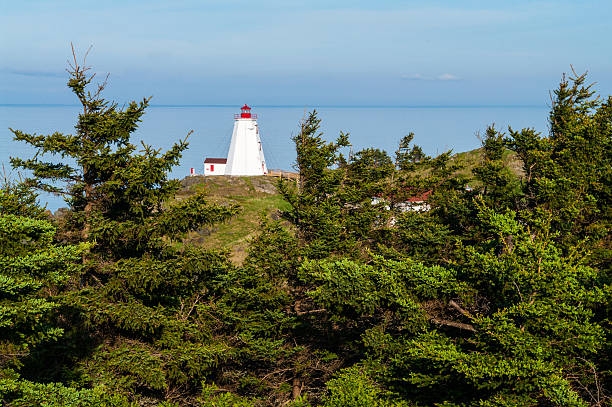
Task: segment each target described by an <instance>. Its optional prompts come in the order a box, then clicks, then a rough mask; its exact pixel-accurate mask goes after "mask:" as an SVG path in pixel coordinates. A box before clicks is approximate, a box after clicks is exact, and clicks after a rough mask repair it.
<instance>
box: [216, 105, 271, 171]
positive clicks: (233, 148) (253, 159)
mask: <svg viewBox="0 0 612 407" xmlns="http://www.w3.org/2000/svg"><path fill="white" fill-rule="evenodd" d="M240 110H241V112H240V113H239V114H236V115H234V131H233V132H232V141H231V143H230V148H229V152H228V153H227V165H226V167H225V175H266V174H267V173H268V167H266V159H265V158H264V153H263V148H262V146H261V139H260V138H259V128H258V127H257V115H254V114H251V108H250V107H249V106H247V105H244V106H243V107H242V108H241V109H240Z"/></svg>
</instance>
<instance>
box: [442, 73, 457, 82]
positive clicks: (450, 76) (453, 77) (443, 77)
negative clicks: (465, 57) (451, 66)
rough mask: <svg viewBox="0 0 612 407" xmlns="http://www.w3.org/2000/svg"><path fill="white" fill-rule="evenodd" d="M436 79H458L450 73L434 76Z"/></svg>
mask: <svg viewBox="0 0 612 407" xmlns="http://www.w3.org/2000/svg"><path fill="white" fill-rule="evenodd" d="M436 79H437V80H439V81H456V80H459V78H458V77H457V76H455V75H453V74H451V73H443V74H442V75H438V76H436Z"/></svg>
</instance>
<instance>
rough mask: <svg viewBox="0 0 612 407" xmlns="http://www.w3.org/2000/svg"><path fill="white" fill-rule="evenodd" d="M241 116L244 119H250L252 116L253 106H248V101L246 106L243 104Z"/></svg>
mask: <svg viewBox="0 0 612 407" xmlns="http://www.w3.org/2000/svg"><path fill="white" fill-rule="evenodd" d="M240 117H241V118H242V119H250V118H251V108H250V107H248V106H247V105H246V103H245V104H244V106H242V107H241V108H240Z"/></svg>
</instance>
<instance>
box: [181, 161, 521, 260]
mask: <svg viewBox="0 0 612 407" xmlns="http://www.w3.org/2000/svg"><path fill="white" fill-rule="evenodd" d="M482 158H483V151H482V149H476V150H472V151H466V152H463V153H457V154H455V155H454V157H453V159H454V160H458V161H459V162H460V163H461V164H463V165H464V167H465V168H464V169H463V170H462V171H461V172H462V173H464V174H466V175H469V174H471V172H472V169H473V168H474V167H476V166H477V165H478V164H479V163H480V162H481V160H482ZM503 158H504V162H505V163H506V165H507V166H508V167H509V168H510V169H511V171H512V172H513V173H515V174H517V175H518V176H521V175H522V171H521V162H520V160H519V159H518V158H517V157H516V154H515V153H513V152H511V151H506V153H505V154H504V157H503ZM181 182H182V184H183V189H182V190H181V191H180V192H179V195H178V196H177V198H178V199H182V198H185V197H187V196H190V195H192V194H194V193H196V192H200V191H206V193H207V194H208V196H209V199H210V201H212V202H217V203H221V204H223V203H225V204H227V203H230V204H232V203H235V204H238V205H240V206H241V207H242V211H241V213H240V214H239V215H238V216H236V217H234V218H233V219H231V220H230V221H229V222H227V223H224V224H221V225H216V226H215V227H213V228H207V229H202V230H200V231H198V232H197V233H191V234H190V235H188V236H187V241H190V242H193V243H196V244H198V245H201V246H203V247H206V248H219V247H224V248H227V249H228V250H229V251H230V253H231V258H232V260H233V261H234V262H236V263H240V262H242V260H244V258H245V256H246V249H247V247H248V242H249V239H251V238H253V237H254V236H255V235H256V234H257V231H258V228H259V222H260V219H261V217H262V216H271V217H273V218H274V217H278V216H279V209H280V210H282V209H286V208H288V204H287V202H285V201H284V200H283V198H282V197H281V196H280V195H279V193H278V191H277V190H276V183H277V182H278V179H277V178H273V177H264V176H262V177H225V176H211V177H204V176H194V177H187V178H185V179H183V180H182V181H181ZM474 186H476V185H474Z"/></svg>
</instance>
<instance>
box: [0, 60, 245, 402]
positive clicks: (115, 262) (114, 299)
mask: <svg viewBox="0 0 612 407" xmlns="http://www.w3.org/2000/svg"><path fill="white" fill-rule="evenodd" d="M88 69H89V68H87V67H86V66H84V63H83V64H79V63H78V61H77V58H76V56H75V57H74V61H73V64H72V65H71V67H70V69H69V72H70V79H69V81H68V86H69V87H70V89H71V90H72V92H73V93H74V94H75V96H76V97H77V99H78V101H79V103H80V104H81V106H82V111H81V113H80V114H79V117H78V121H77V124H76V126H75V129H76V132H75V134H61V133H53V134H50V135H36V134H28V133H25V132H22V131H19V130H12V131H13V133H14V135H15V139H16V140H17V141H23V142H26V143H28V144H29V145H31V146H32V147H34V148H35V150H36V154H35V156H34V157H32V158H29V159H26V158H13V159H12V163H13V165H14V166H15V167H17V168H22V169H25V170H29V171H31V172H32V174H33V178H31V179H30V181H29V182H30V184H31V185H33V186H34V187H36V188H39V189H42V190H45V191H50V192H55V193H61V194H63V195H64V196H65V197H66V202H67V203H68V205H69V212H68V214H67V215H66V216H65V217H64V219H63V224H62V230H61V238H62V239H65V240H67V241H73V242H86V243H88V247H89V249H88V250H87V251H86V252H85V253H84V254H83V258H82V262H83V266H84V270H83V271H82V272H80V273H77V275H74V276H73V277H74V278H75V279H76V281H77V282H78V283H77V284H76V285H75V286H74V287H72V289H70V290H66V291H65V292H63V293H62V296H61V301H62V303H63V305H64V307H63V314H62V322H63V326H62V328H63V329H64V330H65V331H66V332H67V334H66V340H65V341H63V342H60V343H58V344H57V346H55V347H53V346H51V347H48V348H47V349H46V352H40V353H39V355H38V358H37V360H36V361H35V363H33V366H32V368H34V367H35V366H37V367H38V368H39V369H40V371H41V372H43V371H44V374H45V375H46V376H47V379H52V380H57V381H68V380H70V381H72V382H76V383H80V384H81V385H83V386H85V387H90V386H93V387H95V386H106V388H108V389H110V390H112V391H115V392H117V393H120V394H124V395H126V396H129V397H130V398H132V399H133V400H146V399H151V400H158V401H159V400H164V399H165V400H174V399H177V398H181V397H185V398H188V397H193V396H194V395H195V394H197V391H198V388H199V387H200V383H201V380H202V379H203V378H204V377H205V375H206V374H210V371H211V369H212V367H213V366H215V365H217V364H218V363H219V361H220V360H222V359H224V358H226V357H228V354H229V353H228V352H229V347H228V345H226V344H225V343H223V342H218V341H215V340H214V339H212V338H210V337H209V335H208V331H209V329H208V327H207V325H206V324H207V319H206V318H203V317H202V316H201V315H199V313H198V306H199V304H201V303H202V302H204V301H205V298H206V293H207V292H208V285H209V284H210V282H211V281H212V280H213V279H215V278H216V277H215V276H216V275H217V274H219V273H223V272H225V271H226V270H227V269H228V268H229V267H230V265H229V262H228V260H227V258H226V255H225V254H223V253H219V252H214V251H213V252H207V251H204V250H200V249H197V248H194V247H191V246H183V245H182V244H181V241H180V238H181V236H182V235H183V234H184V233H186V232H189V231H193V230H197V229H199V228H201V227H202V226H204V225H212V224H214V223H216V222H221V221H224V220H226V219H228V218H229V217H231V216H232V215H234V214H235V213H237V208H236V207H234V206H231V205H227V206H216V205H210V204H208V203H207V202H206V199H205V197H204V195H203V194H195V195H193V196H191V197H189V198H188V199H184V200H182V201H177V200H175V193H176V191H177V190H178V189H179V188H180V183H179V182H178V181H177V180H173V179H169V178H168V172H169V171H170V169H171V168H172V167H174V166H175V165H177V164H178V162H179V159H180V157H181V153H182V152H183V151H184V150H185V149H186V148H187V142H186V140H183V141H180V142H178V143H177V144H175V145H174V146H173V147H172V148H170V150H168V151H166V152H161V151H160V150H158V149H155V148H153V147H151V146H148V145H145V144H142V145H141V147H140V149H139V148H137V147H136V145H134V144H132V142H131V136H132V133H133V132H134V131H135V130H136V128H137V127H138V123H139V122H140V121H141V119H142V116H143V114H144V113H145V110H146V108H147V106H148V103H149V99H144V100H142V101H140V102H138V103H137V102H131V103H129V104H128V105H127V107H125V108H120V107H119V106H118V104H117V103H115V102H110V101H107V100H105V99H103V98H102V91H103V90H104V86H105V83H106V82H103V83H101V84H100V85H98V86H97V87H95V89H94V90H93V91H91V90H90V87H91V86H92V81H93V79H94V75H91V74H89V71H88ZM54 157H55V161H54V160H53V158H54ZM49 158H51V159H49ZM45 159H46V160H45ZM58 159H59V162H58Z"/></svg>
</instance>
